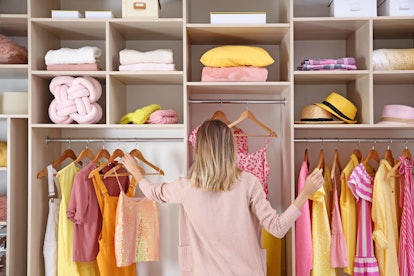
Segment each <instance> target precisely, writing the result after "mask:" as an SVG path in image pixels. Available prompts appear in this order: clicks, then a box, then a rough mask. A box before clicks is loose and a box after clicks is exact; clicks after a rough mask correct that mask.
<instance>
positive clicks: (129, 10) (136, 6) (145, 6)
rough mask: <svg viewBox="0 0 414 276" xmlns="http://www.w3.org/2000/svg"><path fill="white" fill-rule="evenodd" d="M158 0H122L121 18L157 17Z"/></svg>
mask: <svg viewBox="0 0 414 276" xmlns="http://www.w3.org/2000/svg"><path fill="white" fill-rule="evenodd" d="M159 9H160V4H159V1H158V0H142V1H134V0H122V17H123V18H158V12H159Z"/></svg>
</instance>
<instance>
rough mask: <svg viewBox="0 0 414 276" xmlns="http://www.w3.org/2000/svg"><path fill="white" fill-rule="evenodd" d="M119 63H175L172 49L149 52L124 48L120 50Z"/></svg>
mask: <svg viewBox="0 0 414 276" xmlns="http://www.w3.org/2000/svg"><path fill="white" fill-rule="evenodd" d="M119 63H120V64H121V65H126V64H136V63H173V52H172V50H171V49H157V50H153V51H147V52H140V51H137V50H133V49H123V50H121V51H119Z"/></svg>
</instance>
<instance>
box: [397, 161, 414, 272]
mask: <svg viewBox="0 0 414 276" xmlns="http://www.w3.org/2000/svg"><path fill="white" fill-rule="evenodd" d="M400 160H401V161H402V163H401V165H400V168H399V173H400V174H401V178H400V181H401V182H403V181H404V183H400V187H404V192H403V194H404V201H403V202H401V200H400V205H402V208H403V211H402V216H401V229H400V242H399V250H398V251H399V255H398V264H399V268H400V275H401V276H409V275H414V232H413V231H412V229H413V228H414V220H413V215H414V198H413V197H414V192H413V191H412V188H413V176H412V170H413V160H411V159H406V158H404V157H402V156H401V157H400ZM400 196H401V194H400Z"/></svg>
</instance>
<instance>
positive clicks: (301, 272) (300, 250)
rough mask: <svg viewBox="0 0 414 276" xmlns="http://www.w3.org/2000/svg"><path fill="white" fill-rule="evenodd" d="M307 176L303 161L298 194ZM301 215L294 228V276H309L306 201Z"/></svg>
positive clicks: (310, 245)
mask: <svg viewBox="0 0 414 276" xmlns="http://www.w3.org/2000/svg"><path fill="white" fill-rule="evenodd" d="M308 175H309V166H308V162H306V161H303V162H302V166H301V169H300V172H299V177H298V193H299V192H300V191H302V189H303V185H304V184H305V180H306V177H308ZM301 213H302V214H301V216H300V217H298V219H297V220H296V228H295V230H296V231H295V237H296V241H295V249H296V250H295V252H296V276H309V275H310V272H311V269H312V231H311V218H310V208H309V200H306V202H305V204H304V205H303V207H302V209H301Z"/></svg>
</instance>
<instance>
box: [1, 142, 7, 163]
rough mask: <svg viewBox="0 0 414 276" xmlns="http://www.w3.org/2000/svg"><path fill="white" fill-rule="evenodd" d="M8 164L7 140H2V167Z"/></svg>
mask: <svg viewBox="0 0 414 276" xmlns="http://www.w3.org/2000/svg"><path fill="white" fill-rule="evenodd" d="M6 166H7V142H5V141H0V167H6Z"/></svg>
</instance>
